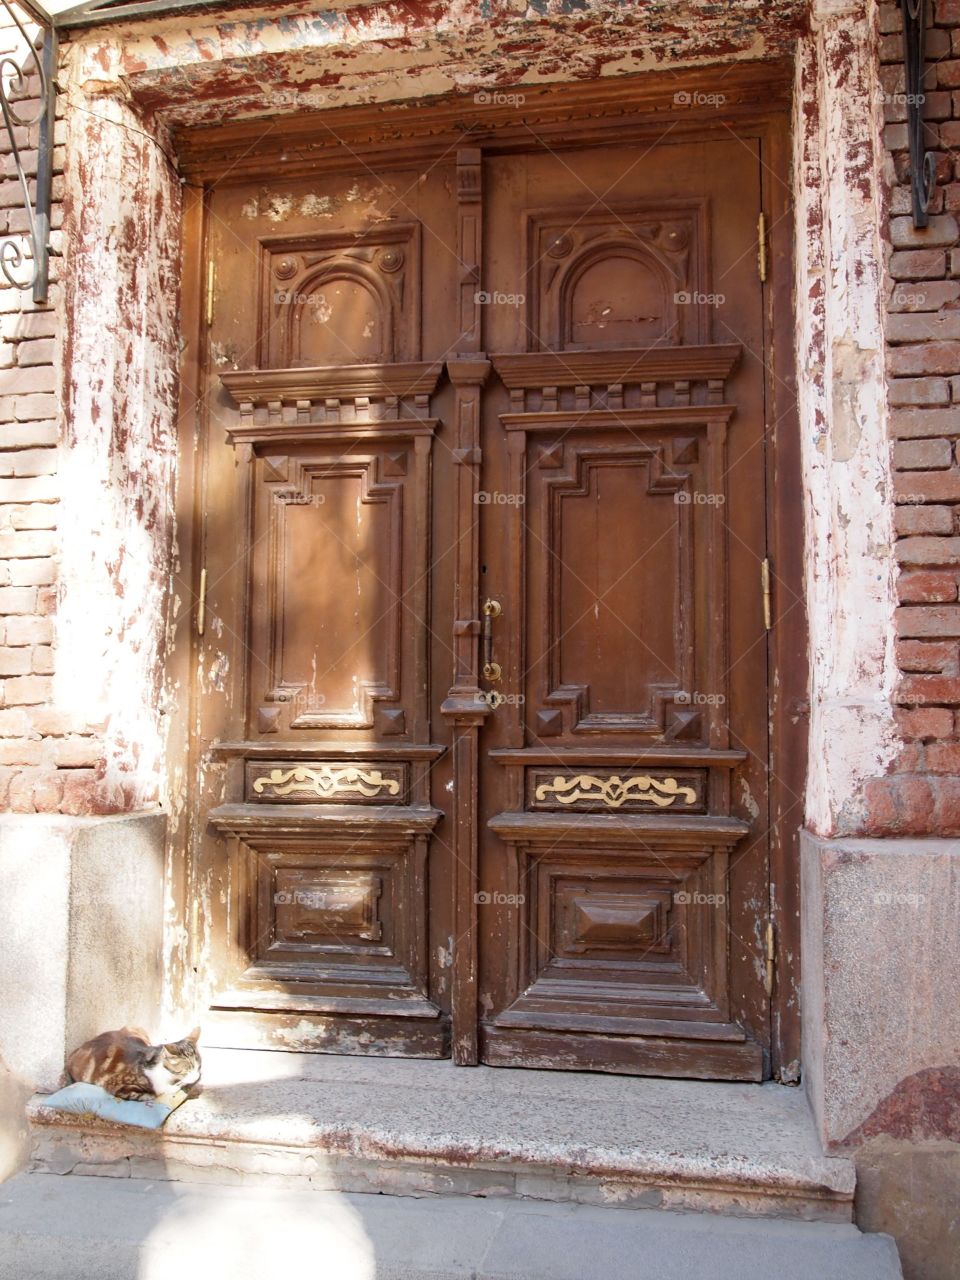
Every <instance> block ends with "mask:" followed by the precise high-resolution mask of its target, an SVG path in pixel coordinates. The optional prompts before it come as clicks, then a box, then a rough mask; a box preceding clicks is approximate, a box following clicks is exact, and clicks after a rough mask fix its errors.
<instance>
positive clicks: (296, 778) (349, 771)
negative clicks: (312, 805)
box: [253, 765, 400, 800]
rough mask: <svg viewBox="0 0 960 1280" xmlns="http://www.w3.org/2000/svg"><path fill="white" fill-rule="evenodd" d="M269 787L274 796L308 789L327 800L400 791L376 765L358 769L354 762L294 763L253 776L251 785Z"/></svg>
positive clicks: (261, 789)
mask: <svg viewBox="0 0 960 1280" xmlns="http://www.w3.org/2000/svg"><path fill="white" fill-rule="evenodd" d="M266 787H269V788H270V791H271V794H273V795H275V796H289V795H291V794H293V793H294V792H300V793H304V792H306V793H309V794H311V795H316V796H320V797H321V798H322V799H324V800H329V799H330V798H331V797H332V796H339V795H344V796H350V795H361V796H365V797H366V798H367V799H372V798H373V797H374V796H379V795H384V794H385V795H389V796H395V795H398V794H399V792H400V783H399V781H398V779H396V778H385V777H384V775H383V774H382V773H381V772H380V770H379V769H360V768H358V767H357V766H356V765H343V766H332V765H320V766H318V767H315V768H311V767H310V766H309V765H296V766H295V767H294V768H291V769H271V770H270V772H269V773H268V774H264V776H263V777H261V778H255V779H254V783H253V789H254V791H255V792H256V793H257V795H262V794H263V792H264V788H266Z"/></svg>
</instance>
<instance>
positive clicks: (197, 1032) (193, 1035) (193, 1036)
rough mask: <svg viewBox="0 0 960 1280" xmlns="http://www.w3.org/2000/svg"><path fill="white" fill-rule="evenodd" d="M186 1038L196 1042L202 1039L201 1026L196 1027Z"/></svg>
mask: <svg viewBox="0 0 960 1280" xmlns="http://www.w3.org/2000/svg"><path fill="white" fill-rule="evenodd" d="M186 1038H187V1039H188V1040H192V1041H193V1043H194V1044H196V1043H197V1041H198V1040H199V1039H200V1028H199V1027H194V1028H193V1030H192V1031H191V1032H190V1034H189V1035H188V1036H187V1037H186Z"/></svg>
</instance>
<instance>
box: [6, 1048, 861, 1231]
mask: <svg viewBox="0 0 960 1280" xmlns="http://www.w3.org/2000/svg"><path fill="white" fill-rule="evenodd" d="M203 1081H204V1083H203V1092H202V1094H201V1096H200V1097H198V1098H195V1099H191V1100H189V1101H188V1102H186V1103H185V1104H184V1105H183V1106H182V1107H181V1108H180V1109H179V1111H177V1112H175V1113H174V1114H173V1115H172V1116H171V1117H170V1119H169V1120H168V1121H167V1123H166V1125H165V1127H164V1129H163V1130H162V1131H161V1132H160V1133H152V1132H145V1131H138V1130H133V1129H129V1128H120V1127H118V1126H115V1125H109V1124H102V1123H97V1122H89V1121H81V1120H80V1119H79V1118H73V1117H63V1116H59V1115H58V1114H57V1113H54V1112H51V1111H49V1109H45V1108H43V1107H42V1106H40V1105H39V1103H38V1100H34V1103H33V1104H32V1105H31V1119H32V1130H33V1163H32V1166H31V1167H32V1169H33V1170H35V1171H38V1172H50V1173H73V1174H99V1175H107V1176H111V1177H118V1178H127V1177H134V1178H149V1179H153V1180H158V1181H159V1180H164V1181H181V1182H201V1181H204V1180H208V1181H212V1182H215V1183H218V1184H222V1185H228V1184H233V1185H244V1186H248V1185H252V1184H255V1183H258V1182H259V1183H268V1182H274V1181H280V1182H282V1183H284V1184H285V1185H287V1186H288V1187H290V1188H291V1189H295V1188H298V1187H310V1188H311V1189H314V1190H317V1189H320V1190H335V1191H350V1192H371V1191H375V1192H379V1193H387V1194H395V1195H407V1196H409V1195H454V1196H462V1195H472V1196H489V1197H516V1198H527V1199H532V1200H540V1201H556V1202H564V1201H567V1202H574V1203H580V1204H587V1205H597V1206H605V1205H618V1206H628V1207H635V1208H643V1209H668V1210H683V1211H688V1212H689V1211H705V1212H711V1213H726V1214H736V1215H738V1216H752V1215H753V1216H763V1217H782V1218H795V1219H818V1220H821V1221H827V1222H850V1221H852V1216H853V1193H854V1184H855V1175H854V1168H853V1164H852V1163H851V1162H850V1161H849V1160H846V1159H838V1158H834V1157H828V1156H825V1155H824V1154H823V1152H822V1151H821V1149H820V1146H819V1143H818V1141H817V1137H816V1133H815V1130H814V1127H813V1123H812V1120H811V1117H810V1114H809V1111H808V1108H807V1105H806V1101H805V1099H804V1097H803V1094H802V1092H801V1091H800V1090H798V1089H790V1088H785V1087H783V1086H781V1085H777V1084H772V1083H771V1084H763V1085H756V1084H742V1085H741V1084H713V1083H704V1082H702V1081H693V1080H655V1079H643V1078H637V1077H627V1076H603V1075H596V1074H585V1073H576V1072H553V1071H517V1070H510V1069H506V1068H490V1067H476V1068H458V1067H454V1066H452V1065H451V1064H450V1063H447V1062H436V1061H416V1060H403V1059H395V1058H394V1059H391V1058H382V1059H375V1058H342V1057H333V1056H325V1055H322V1054H287V1053H272V1052H264V1051H254V1050H207V1051H206V1052H205V1054H204V1071H203Z"/></svg>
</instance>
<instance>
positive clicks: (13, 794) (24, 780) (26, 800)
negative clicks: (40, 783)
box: [7, 773, 36, 813]
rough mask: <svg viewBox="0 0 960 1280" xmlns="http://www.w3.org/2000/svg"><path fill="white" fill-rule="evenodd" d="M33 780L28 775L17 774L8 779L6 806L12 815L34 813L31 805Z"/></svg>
mask: <svg viewBox="0 0 960 1280" xmlns="http://www.w3.org/2000/svg"><path fill="white" fill-rule="evenodd" d="M33 783H34V778H33V775H32V774H30V773H18V774H16V775H15V776H14V777H12V778H11V779H10V789H9V791H8V792H7V806H8V808H9V809H10V810H11V812H13V813H36V808H35V806H34V803H33Z"/></svg>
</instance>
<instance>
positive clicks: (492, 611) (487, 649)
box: [483, 599, 503, 681]
mask: <svg viewBox="0 0 960 1280" xmlns="http://www.w3.org/2000/svg"><path fill="white" fill-rule="evenodd" d="M502 612H503V609H502V607H501V605H500V601H499V600H489V599H488V600H484V602H483V678H484V680H490V681H496V680H499V679H500V677H501V676H502V675H503V670H502V669H501V666H500V663H499V662H494V660H493V620H494V618H499V617H500V614H501V613H502Z"/></svg>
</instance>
